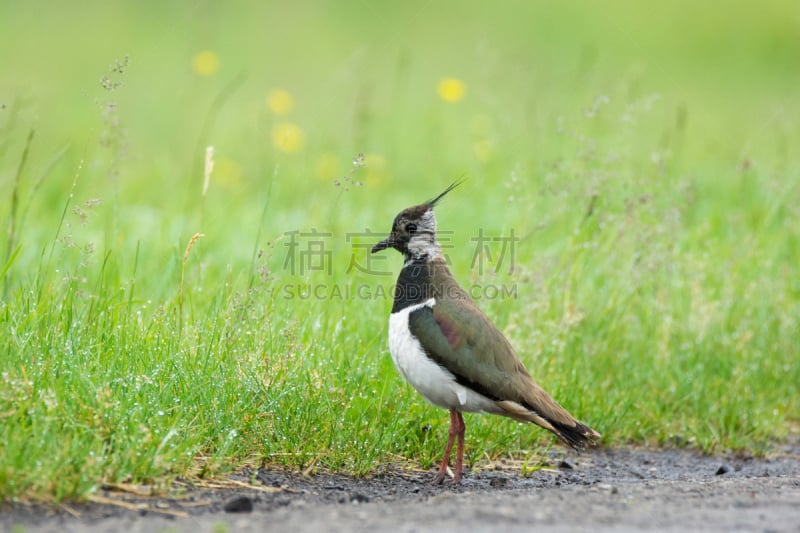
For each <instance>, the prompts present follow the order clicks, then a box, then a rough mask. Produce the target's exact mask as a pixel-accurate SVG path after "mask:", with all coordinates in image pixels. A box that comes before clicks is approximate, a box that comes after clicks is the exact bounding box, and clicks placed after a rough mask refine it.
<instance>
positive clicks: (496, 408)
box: [372, 183, 600, 483]
mask: <svg viewBox="0 0 800 533" xmlns="http://www.w3.org/2000/svg"><path fill="white" fill-rule="evenodd" d="M457 185H458V183H454V184H452V185H451V186H450V187H448V188H447V190H445V191H444V192H443V193H442V194H440V195H439V196H437V197H436V198H434V199H433V200H430V201H428V202H425V203H423V204H420V205H415V206H413V207H409V208H408V209H404V210H403V211H401V212H400V214H398V215H397V216H396V217H395V219H394V222H393V223H392V231H391V233H390V234H389V236H388V237H387V238H386V239H384V240H382V241H381V242H379V243H378V244H376V245H375V246H374V247H373V248H372V253H375V252H379V251H381V250H385V249H386V248H394V249H395V250H397V251H398V252H400V253H401V254H403V258H404V263H403V268H402V270H401V271H400V276H399V277H398V279H397V286H396V288H395V295H394V304H393V306H392V314H391V316H390V317H389V351H390V352H391V354H392V360H393V361H394V364H395V366H396V367H397V370H398V371H399V372H400V374H402V376H403V377H404V378H405V379H406V380H407V381H408V382H409V383H410V384H411V386H412V387H414V389H416V390H417V392H419V393H420V394H421V395H422V396H423V397H425V399H427V400H428V401H429V402H430V403H432V404H434V405H438V406H439V407H443V408H444V409H448V410H449V411H450V431H449V438H448V440H447V446H446V447H445V449H444V457H443V458H442V463H441V466H440V467H439V472H438V473H437V474H436V476H435V477H434V480H433V482H434V483H442V482H443V481H444V480H445V478H446V476H447V469H448V465H449V463H450V453H451V450H452V448H453V442H454V440H455V439H456V437H457V438H458V447H457V449H456V464H455V469H454V472H453V483H459V482H460V481H461V476H462V469H463V462H464V433H465V431H466V426H465V425H464V418H463V416H462V413H464V412H484V413H492V414H496V415H503V416H507V417H510V418H513V419H515V420H518V421H520V422H533V423H534V424H536V425H538V426H541V427H543V428H544V429H546V430H548V431H551V432H553V433H554V434H555V435H556V436H557V437H558V438H559V439H560V440H561V441H563V442H564V443H565V444H567V445H568V446H570V447H572V448H575V449H581V448H583V447H585V446H586V445H587V444H591V443H593V442H594V440H595V439H597V438H599V437H600V434H599V433H597V432H596V431H595V430H593V429H592V428H590V427H589V426H587V425H585V424H583V423H581V422H579V421H578V420H576V419H575V417H573V416H572V415H571V414H569V413H568V412H567V410H566V409H564V408H563V407H561V406H560V405H559V404H558V402H556V401H555V400H553V399H552V398H551V397H550V396H549V395H548V394H547V393H546V392H545V391H544V389H542V388H541V387H540V386H539V385H538V384H537V383H536V382H535V381H534V380H533V378H532V377H531V375H530V374H529V373H528V371H527V370H525V367H524V366H523V364H522V362H521V361H520V360H519V358H518V357H517V355H516V353H514V348H512V347H511V344H510V343H509V342H508V340H506V338H505V336H503V334H502V333H501V332H500V330H499V329H497V327H496V326H495V325H494V324H493V323H492V321H491V320H489V318H487V317H486V315H485V314H483V312H481V310H480V309H478V306H477V305H475V303H474V302H473V301H472V299H471V298H470V297H469V295H468V294H467V292H466V291H465V290H464V289H462V288H461V287H460V286H459V285H458V283H457V282H456V280H455V279H454V278H453V275H452V274H451V273H450V270H448V268H447V265H446V264H445V259H444V256H443V255H442V250H441V246H440V245H439V242H438V241H437V240H436V217H435V216H434V214H433V208H434V206H435V205H436V203H437V202H438V201H439V200H441V199H442V197H443V196H444V195H446V194H447V193H449V192H450V191H451V190H453V188H455V187H456V186H457Z"/></svg>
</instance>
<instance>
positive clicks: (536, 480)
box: [0, 446, 800, 533]
mask: <svg viewBox="0 0 800 533" xmlns="http://www.w3.org/2000/svg"><path fill="white" fill-rule="evenodd" d="M560 457H561V456H560V455H559V456H553V457H552V458H551V463H552V466H550V467H548V468H547V469H544V470H539V471H537V472H535V473H532V474H531V475H530V476H529V477H526V478H520V465H489V467H488V468H487V469H486V470H484V471H480V472H470V473H469V474H468V475H467V477H466V479H465V480H464V483H463V484H462V485H461V486H460V487H456V488H453V487H449V486H445V487H434V486H431V485H430V483H429V481H430V478H431V477H432V472H407V471H400V470H390V471H387V472H385V473H381V474H378V475H376V476H374V477H372V478H369V479H352V478H348V477H346V476H339V475H328V474H325V475H315V476H311V477H304V476H302V475H299V474H292V473H286V472H275V471H259V472H257V473H252V472H242V473H241V475H238V476H232V477H231V480H232V481H230V482H228V483H225V485H226V486H225V487H219V488H215V487H213V486H205V487H189V486H184V487H180V488H179V491H178V493H176V497H175V498H171V499H160V498H149V497H144V496H142V495H136V494H132V493H130V492H120V491H118V490H117V491H105V492H103V493H102V494H100V495H99V496H98V498H99V499H100V500H103V498H108V499H109V501H110V502H113V503H92V504H88V505H79V506H69V507H65V508H62V509H60V510H58V511H55V512H54V511H52V510H49V509H44V508H38V507H29V506H20V505H17V506H14V507H11V508H9V507H6V508H5V509H4V510H3V511H2V513H0V530H3V531H11V530H13V528H14V526H21V527H22V528H24V529H22V531H53V532H59V533H63V532H65V531H76V532H112V531H114V532H116V531H126V532H127V533H135V532H145V531H147V532H151V531H165V530H168V531H171V532H172V531H186V532H192V533H201V532H212V531H213V532H224V531H265V530H267V531H290V532H292V533H302V532H311V531H407V532H412V531H414V532H428V531H430V532H433V531H436V532H442V531H461V530H470V531H498V530H501V529H502V530H503V531H530V530H531V529H532V528H534V527H535V528H536V530H537V531H575V530H579V529H589V528H591V529H592V531H630V530H643V529H644V530H647V529H658V530H674V531H692V530H694V531H710V530H711V531H713V530H716V531H731V530H744V531H797V532H800V449H798V447H796V446H795V447H791V448H785V449H784V450H781V452H780V453H776V454H775V455H773V456H771V457H770V458H768V459H755V458H752V457H749V456H738V457H736V456H726V457H703V456H700V455H697V454H694V453H691V452H686V451H673V450H668V451H648V450H604V451H597V452H594V453H590V454H584V455H582V456H575V455H568V456H567V457H566V461H562V460H561V458H560ZM250 477H254V478H255V479H256V480H258V482H259V484H258V485H257V487H258V489H257V490H256V489H251V488H245V487H242V488H236V487H235V486H233V487H232V486H231V484H236V483H240V482H241V483H244V482H245V480H246V479H248V478H250ZM226 507H227V510H226ZM248 507H251V508H252V510H250V511H247V508H248ZM237 509H238V510H239V512H230V511H235V510H237Z"/></svg>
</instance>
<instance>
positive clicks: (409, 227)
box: [406, 222, 417, 233]
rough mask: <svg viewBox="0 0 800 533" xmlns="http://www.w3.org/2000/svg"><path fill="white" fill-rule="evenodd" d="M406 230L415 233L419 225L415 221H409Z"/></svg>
mask: <svg viewBox="0 0 800 533" xmlns="http://www.w3.org/2000/svg"><path fill="white" fill-rule="evenodd" d="M406 231H407V232H409V233H414V232H415V231H417V225H416V224H414V223H413V222H409V223H408V224H406Z"/></svg>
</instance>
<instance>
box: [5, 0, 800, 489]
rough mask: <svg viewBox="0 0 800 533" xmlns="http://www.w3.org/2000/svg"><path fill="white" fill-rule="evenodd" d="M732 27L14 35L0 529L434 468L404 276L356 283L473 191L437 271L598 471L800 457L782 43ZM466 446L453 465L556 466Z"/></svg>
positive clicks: (236, 22)
mask: <svg viewBox="0 0 800 533" xmlns="http://www.w3.org/2000/svg"><path fill="white" fill-rule="evenodd" d="M748 6H749V4H747V3H743V2H742V3H737V2H732V3H730V4H729V5H728V7H727V8H726V10H725V11H724V12H723V13H720V12H719V10H718V9H717V8H716V7H715V6H711V5H709V6H705V5H696V4H694V3H688V2H672V3H669V4H668V5H667V6H651V5H648V6H647V7H646V8H645V7H641V6H640V4H639V3H637V2H633V1H630V2H623V3H616V4H615V5H614V6H613V7H612V6H609V5H607V4H596V3H585V4H584V3H567V4H564V5H558V6H556V5H550V4H545V3H541V4H530V3H519V4H515V5H514V7H513V9H512V8H511V7H509V8H508V9H506V10H498V9H494V8H491V9H490V8H489V7H482V4H476V5H469V6H467V7H463V5H462V4H460V3H459V4H455V3H439V2H436V3H433V4H432V5H431V4H424V3H420V4H418V5H417V4H402V5H401V4H398V5H396V6H395V7H386V6H381V5H375V6H372V7H370V6H369V5H366V4H362V3H353V4H347V3H319V4H318V5H317V6H316V7H315V8H313V9H312V8H311V7H308V8H306V7H303V6H302V5H300V4H298V5H296V6H288V5H287V6H282V7H280V8H277V7H276V8H269V7H262V8H255V7H254V6H253V5H252V4H247V5H245V4H243V5H242V6H239V7H232V6H230V5H229V4H226V5H225V7H222V6H212V5H206V6H200V5H199V4H197V5H195V6H192V7H185V8H180V7H164V6H160V5H159V6H150V7H148V6H144V5H142V6H139V5H138V4H131V5H127V6H126V5H123V4H120V5H116V4H107V3H105V4H100V3H98V4H97V5H89V4H87V5H86V6H85V7H84V8H83V9H84V11H83V12H82V13H75V12H73V9H72V8H71V7H70V8H69V12H67V11H66V10H67V8H66V7H64V8H59V7H58V6H48V8H47V9H46V10H43V9H41V6H39V7H37V6H30V5H27V4H26V5H25V6H21V5H15V6H14V7H13V9H12V7H11V6H10V5H3V6H0V33H1V34H2V35H4V39H2V40H0V57H3V63H4V69H3V73H2V74H0V106H2V110H1V111H0V186H2V189H1V190H2V191H4V194H3V195H2V197H0V201H1V203H0V219H2V220H3V221H4V224H3V226H2V227H3V228H4V229H5V231H4V232H3V236H2V239H3V240H2V241H0V242H2V243H3V246H2V249H0V253H2V256H1V257H0V283H2V287H0V290H2V303H1V304H0V328H2V331H3V334H2V336H0V499H5V500H13V499H43V500H62V499H76V498H77V499H80V498H85V497H87V496H88V495H90V494H91V493H92V492H93V491H96V490H98V488H99V487H101V486H102V484H104V483H116V482H136V483H152V484H155V485H157V486H166V484H168V483H169V480H170V479H173V478H174V477H176V476H187V475H192V476H198V475H199V476H213V475H215V474H218V473H220V472H224V471H227V470H229V469H231V468H235V467H236V466H238V465H241V464H243V463H249V464H266V465H273V466H276V465H284V466H288V467H291V468H301V469H305V468H309V467H316V468H325V469H333V470H341V471H344V472H350V473H354V474H366V473H369V472H370V471H373V470H374V469H376V468H377V467H378V466H379V465H381V464H384V463H387V462H398V461H399V462H407V463H408V464H413V465H421V466H429V465H431V464H433V463H434V462H436V461H437V460H438V459H439V455H440V453H441V450H442V447H443V444H444V441H445V438H446V424H447V415H446V413H444V412H443V411H441V410H438V409H435V408H433V407H430V406H428V405H427V404H425V403H424V401H423V400H422V399H421V398H420V397H419V396H418V395H416V393H414V392H413V391H412V390H411V389H410V388H409V387H408V386H407V385H406V384H404V383H403V381H402V380H401V378H400V377H399V376H398V375H397V374H396V372H395V370H394V368H393V367H392V363H391V360H390V358H389V354H388V350H387V343H386V333H387V317H388V313H389V308H390V306H391V302H390V300H391V298H390V295H391V286H392V284H393V282H394V276H395V275H396V273H397V271H398V270H399V267H400V263H401V259H400V257H399V256H397V254H394V253H392V254H389V253H387V254H385V256H384V257H383V258H373V259H372V260H373V261H374V263H373V267H374V268H375V269H376V270H379V271H389V272H391V274H390V275H377V274H374V273H372V274H370V273H365V272H362V271H360V270H359V269H358V268H350V267H351V262H352V261H356V262H357V263H358V264H359V265H362V266H363V265H365V264H366V261H367V254H366V248H365V247H364V246H366V245H368V244H371V243H373V242H374V241H377V240H378V239H379V238H382V236H383V234H384V232H386V231H388V229H389V227H390V224H391V220H392V218H393V217H394V215H395V214H396V212H397V211H399V210H400V209H402V208H404V207H407V206H409V205H411V204H414V203H418V202H421V201H423V200H426V199H428V198H430V197H432V196H434V195H435V194H438V192H440V191H441V190H442V189H443V188H444V187H446V185H447V184H449V183H451V182H452V181H454V180H456V179H458V178H460V177H462V176H463V177H466V178H467V181H466V183H465V184H464V185H462V186H461V187H459V188H458V189H457V190H455V191H454V192H453V193H451V194H450V195H449V196H448V197H447V199H446V200H444V201H443V202H442V204H441V205H440V207H439V208H437V212H438V217H439V227H440V229H441V230H444V231H451V232H452V233H450V234H447V237H448V240H447V244H448V245H451V247H448V248H447V249H446V250H445V251H446V253H447V254H448V256H449V258H450V260H451V264H452V269H453V271H454V272H455V274H456V276H457V277H458V279H460V280H461V282H462V284H464V285H466V286H468V287H469V288H470V289H471V290H472V291H473V292H474V294H476V295H477V296H478V297H479V304H480V305H481V307H482V308H483V309H484V310H485V311H486V312H487V314H488V315H489V316H490V317H492V318H493V319H494V320H495V321H496V323H497V324H498V325H499V326H500V327H501V329H503V331H505V332H506V334H507V335H508V337H509V338H510V340H511V341H512V343H513V344H514V346H515V347H516V348H517V350H518V352H519V354H520V356H521V358H522V359H523V360H524V362H525V363H526V365H527V366H528V368H529V369H530V370H531V371H532V373H533V374H534V376H535V377H536V378H537V379H538V380H539V381H540V382H541V383H542V384H543V385H544V387H545V388H546V389H547V390H548V391H549V392H551V393H552V394H553V395H554V396H555V397H556V398H558V399H559V401H560V402H561V403H562V404H564V405H565V406H566V407H567V408H568V409H570V410H571V411H572V412H573V413H575V414H576V415H577V416H579V418H581V419H582V420H584V421H586V422H587V423H589V424H591V425H592V426H593V427H595V428H596V429H598V430H599V431H600V432H601V433H603V435H604V438H603V443H604V444H606V445H609V446H619V445H625V444H631V443H633V444H644V445H650V446H659V445H663V444H666V443H675V442H680V443H684V444H688V445H691V446H694V447H696V448H698V449H701V450H703V451H707V452H714V451H720V450H728V449H749V450H752V451H755V452H757V453H766V452H768V451H769V450H770V449H771V448H772V447H773V446H775V444H776V443H778V442H780V441H781V440H782V439H785V438H787V437H788V436H790V435H796V434H797V432H798V423H800V394H799V392H800V391H799V390H798V388H799V387H798V384H800V364H798V361H800V348H798V346H797V339H798V338H800V328H799V327H798V325H799V322H800V276H798V267H797V265H798V264H800V207H798V206H800V171H799V170H800V166H798V164H799V162H798V159H797V154H798V153H800V152H799V151H798V148H800V146H799V143H798V141H799V140H800V139H799V138H798V131H797V128H796V124H797V123H798V121H800V103H798V101H797V99H796V97H795V92H796V87H797V82H798V81H800V79H799V78H800V70H798V69H797V68H795V67H796V58H797V57H798V53H800V44H798V43H800V39H797V34H796V24H795V22H797V20H796V10H794V4H793V3H792V2H789V1H786V2H777V1H776V2H766V3H762V4H759V10H758V12H757V13H756V12H753V10H752V8H749V7H748ZM62 10H63V11H62ZM689 13H690V14H691V16H689V15H688V14H689ZM78 17H80V24H78V23H77V22H76V23H75V24H70V23H69V22H70V21H76V20H77V18H78ZM792 17H794V19H793V18H792ZM455 19H458V21H459V24H458V25H454V24H453V21H454V20H455ZM78 27H80V28H91V29H89V30H86V31H84V30H81V31H80V32H78V31H77V30H75V29H74V28H78ZM396 28H403V29H402V30H401V31H398V30H397V29H396ZM41 43H46V44H47V45H48V46H41ZM205 49H208V50H212V51H213V52H215V53H216V54H217V55H218V57H219V61H220V63H219V69H218V70H217V71H216V72H215V73H214V74H213V75H211V76H201V75H198V74H196V73H195V72H193V71H192V66H191V65H192V58H193V57H194V56H195V54H197V53H198V52H200V51H201V50H205ZM125 57H128V60H127V61H126V60H125V59H124V58H125ZM446 76H452V77H455V78H458V79H461V80H462V81H463V82H464V83H465V85H466V88H467V93H466V97H465V98H464V100H463V101H460V102H457V103H447V102H443V101H442V100H440V99H439V97H438V96H437V93H436V84H437V82H438V80H439V79H440V78H442V77H446ZM104 77H105V79H106V80H105V81H103V82H102V83H101V82H100V80H101V78H104ZM276 88H285V89H287V90H288V91H289V92H290V93H291V94H292V95H293V96H294V98H295V107H294V109H293V110H292V111H291V113H290V114H289V115H288V116H283V117H276V116H273V115H272V114H271V113H270V111H269V110H268V109H267V107H266V105H265V99H266V95H267V94H268V93H269V92H270V91H271V90H273V89H276ZM282 122H290V123H292V124H295V125H297V126H298V127H299V128H301V130H302V132H303V135H304V143H303V145H302V146H301V147H300V149H299V150H298V151H297V152H295V153H292V154H286V153H282V152H281V151H279V150H278V149H276V147H275V146H274V144H273V141H272V139H271V133H272V131H273V128H274V126H275V125H276V124H279V123H282ZM207 145H213V146H214V147H215V162H216V165H215V168H214V172H213V174H212V175H211V180H210V183H209V185H208V188H207V190H204V188H203V170H204V165H203V157H204V153H205V147H206V146H207ZM359 153H364V154H365V158H364V162H365V164H363V165H362V164H361V162H359V161H356V163H355V164H354V163H353V162H352V161H353V160H354V158H355V159H358V157H357V154H359ZM354 182H359V183H360V185H356V184H354ZM312 230H317V231H319V232H322V233H324V234H325V235H324V236H320V237H314V238H309V237H305V236H295V238H296V242H297V243H298V245H299V246H300V248H297V249H296V250H295V251H296V252H305V251H307V250H308V247H309V246H313V245H314V243H315V242H321V243H322V246H323V251H324V252H325V253H327V252H330V255H329V256H327V255H324V256H312V258H313V259H316V260H319V259H320V258H322V259H324V260H325V264H324V266H325V268H324V269H322V270H319V269H312V270H307V271H305V272H303V273H301V272H300V266H301V262H302V261H304V257H305V256H302V255H295V256H294V259H295V261H296V263H295V265H294V267H295V268H294V272H292V269H291V268H290V267H291V266H292V265H291V264H289V263H287V254H288V253H289V252H290V251H291V250H292V248H291V247H290V246H289V245H291V244H292V242H293V241H292V236H291V233H290V232H293V231H299V232H303V233H309V232H311V231H312ZM368 230H369V231H368ZM481 231H482V232H483V235H485V236H487V237H490V238H501V239H502V238H505V237H509V236H510V235H511V231H513V232H514V235H515V236H517V237H519V241H518V242H516V243H515V246H514V253H515V257H514V261H513V267H514V269H513V272H509V268H508V267H509V266H512V263H511V260H510V257H508V256H507V257H506V258H505V261H504V262H503V263H502V264H500V265H498V262H497V258H498V255H499V254H500V252H501V247H502V242H501V241H497V240H495V241H491V242H489V243H487V244H488V246H489V248H488V251H489V252H491V253H492V255H493V258H494V259H495V261H494V262H488V260H487V262H486V263H484V264H483V268H479V267H478V265H475V264H473V258H474V255H475V251H476V244H477V243H476V241H474V240H473V239H475V238H476V237H477V236H478V235H479V234H480V233H479V232H481ZM369 232H371V234H368V233H369ZM197 233H202V234H203V235H204V237H202V238H198V239H197V240H196V241H195V242H194V243H193V245H192V246H191V249H190V250H188V249H187V247H188V244H189V242H190V241H191V240H192V237H193V236H194V235H195V234H197ZM356 233H358V234H360V235H352V234H356ZM304 266H306V267H307V266H308V265H304ZM312 266H313V265H312ZM327 267H330V274H329V273H328V272H327ZM495 267H499V268H495ZM309 290H310V291H311V293H310V295H309V292H308V291H309ZM467 425H468V432H467V439H468V454H469V463H470V464H471V465H480V464H481V463H482V462H483V461H484V460H485V458H486V457H490V458H497V457H509V456H511V457H521V456H523V455H525V454H526V453H528V452H529V451H536V450H540V449H543V448H545V447H547V446H550V445H551V444H552V442H553V441H552V438H551V437H550V436H549V435H547V434H545V432H543V431H540V430H538V429H537V428H534V427H532V426H529V425H524V426H523V425H520V424H517V423H515V422H513V421H510V420H506V419H499V418H494V417H488V416H486V417H481V416H474V415H468V417H467Z"/></svg>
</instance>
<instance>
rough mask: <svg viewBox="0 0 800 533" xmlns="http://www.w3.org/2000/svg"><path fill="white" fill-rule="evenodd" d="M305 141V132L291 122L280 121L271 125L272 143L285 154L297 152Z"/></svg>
mask: <svg viewBox="0 0 800 533" xmlns="http://www.w3.org/2000/svg"><path fill="white" fill-rule="evenodd" d="M304 142H305V134H304V133H303V130H302V129H300V126H298V125H297V124H293V123H291V122H281V123H279V124H275V126H273V127H272V144H273V146H275V148H277V149H278V150H280V151H281V152H284V153H286V154H294V153H296V152H299V151H300V149H301V148H302V147H303V143H304Z"/></svg>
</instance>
